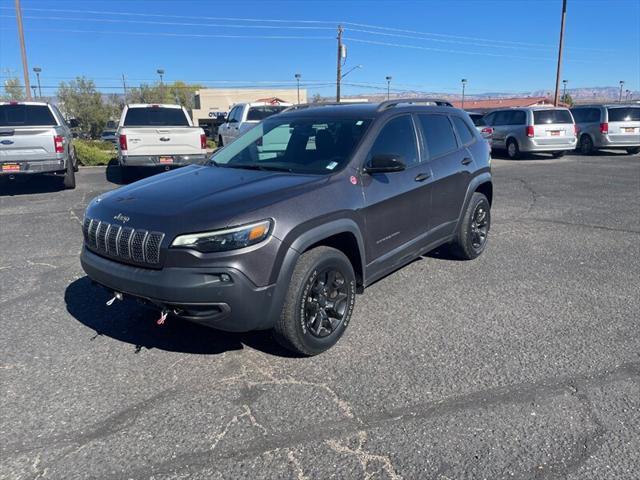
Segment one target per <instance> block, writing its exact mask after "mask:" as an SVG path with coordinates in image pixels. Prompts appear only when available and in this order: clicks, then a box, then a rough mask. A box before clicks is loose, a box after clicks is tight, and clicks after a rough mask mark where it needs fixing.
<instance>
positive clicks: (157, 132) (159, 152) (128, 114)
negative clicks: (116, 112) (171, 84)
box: [116, 104, 207, 172]
mask: <svg viewBox="0 0 640 480" xmlns="http://www.w3.org/2000/svg"><path fill="white" fill-rule="evenodd" d="M116 140H117V145H118V163H119V164H120V167H121V168H123V169H124V168H126V167H143V166H144V167H146V166H149V167H153V166H164V167H166V169H169V168H170V167H172V166H183V165H188V164H191V163H201V162H203V161H204V160H205V159H206V158H207V155H206V154H207V150H206V149H207V137H206V136H205V134H204V130H202V128H200V127H194V126H193V123H192V122H191V118H190V117H189V114H188V113H187V111H186V110H185V109H184V107H181V106H180V105H157V104H156V105H152V104H131V105H126V106H125V107H124V109H123V111H122V116H121V117H120V122H119V123H118V129H117V131H116ZM124 171H125V170H123V172H124Z"/></svg>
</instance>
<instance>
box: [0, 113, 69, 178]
mask: <svg viewBox="0 0 640 480" xmlns="http://www.w3.org/2000/svg"><path fill="white" fill-rule="evenodd" d="M70 125H71V127H74V126H75V125H76V123H75V121H72V122H70ZM70 125H67V122H66V121H65V119H64V117H63V116H62V114H61V113H60V111H59V110H58V108H57V107H56V106H55V105H51V104H49V103H45V102H0V177H2V176H7V177H9V178H11V179H13V178H16V177H18V176H28V175H34V174H40V173H49V174H56V175H63V176H64V186H65V187H66V188H75V186H76V176H75V172H76V170H77V168H78V166H77V162H76V156H75V150H74V148H73V144H72V141H71V140H72V134H71V128H70Z"/></svg>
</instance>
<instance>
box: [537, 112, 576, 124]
mask: <svg viewBox="0 0 640 480" xmlns="http://www.w3.org/2000/svg"><path fill="white" fill-rule="evenodd" d="M533 123H534V124H536V125H544V124H549V123H573V119H572V118H571V114H570V113H569V110H534V111H533Z"/></svg>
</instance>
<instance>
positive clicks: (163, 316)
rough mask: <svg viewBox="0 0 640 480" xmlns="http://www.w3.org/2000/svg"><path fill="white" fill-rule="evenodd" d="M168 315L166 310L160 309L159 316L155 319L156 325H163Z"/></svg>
mask: <svg viewBox="0 0 640 480" xmlns="http://www.w3.org/2000/svg"><path fill="white" fill-rule="evenodd" d="M168 315H169V311H168V310H162V311H161V312H160V318H159V319H158V320H156V325H164V322H165V321H166V320H167V316H168Z"/></svg>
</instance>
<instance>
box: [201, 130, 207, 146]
mask: <svg viewBox="0 0 640 480" xmlns="http://www.w3.org/2000/svg"><path fill="white" fill-rule="evenodd" d="M200 148H201V149H202V150H205V149H206V148H207V136H206V135H205V134H204V133H201V134H200Z"/></svg>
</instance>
